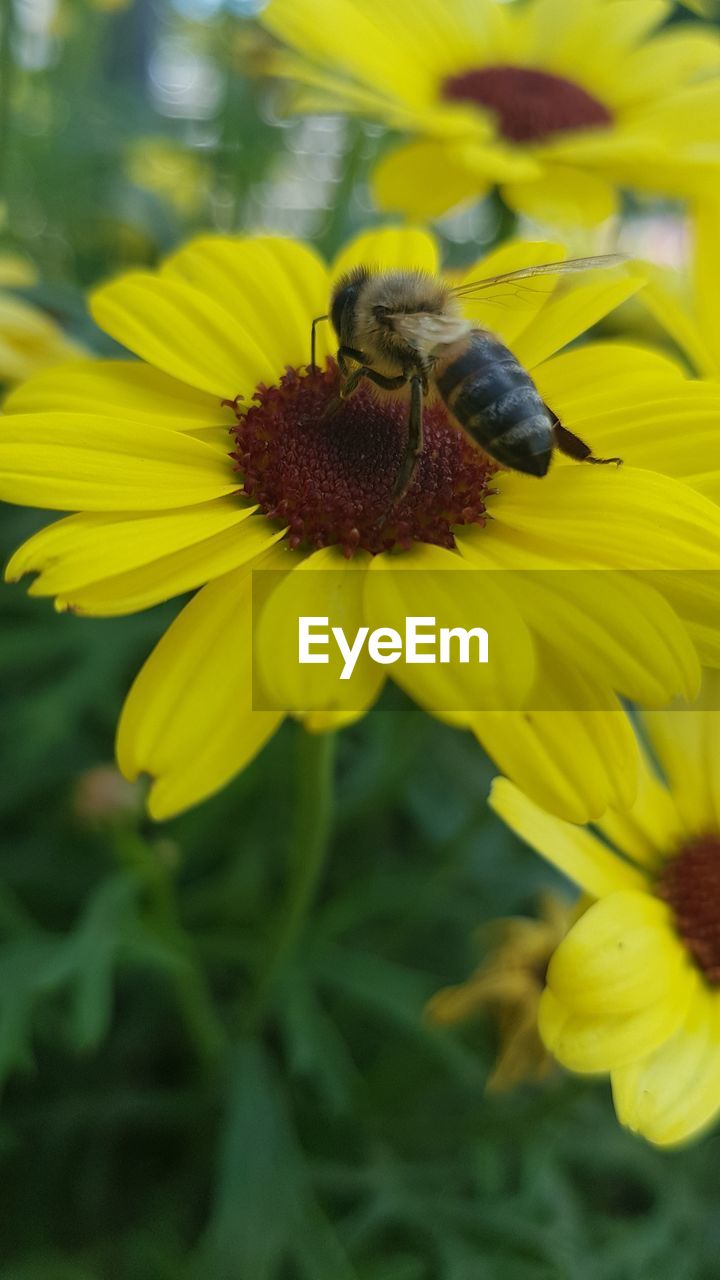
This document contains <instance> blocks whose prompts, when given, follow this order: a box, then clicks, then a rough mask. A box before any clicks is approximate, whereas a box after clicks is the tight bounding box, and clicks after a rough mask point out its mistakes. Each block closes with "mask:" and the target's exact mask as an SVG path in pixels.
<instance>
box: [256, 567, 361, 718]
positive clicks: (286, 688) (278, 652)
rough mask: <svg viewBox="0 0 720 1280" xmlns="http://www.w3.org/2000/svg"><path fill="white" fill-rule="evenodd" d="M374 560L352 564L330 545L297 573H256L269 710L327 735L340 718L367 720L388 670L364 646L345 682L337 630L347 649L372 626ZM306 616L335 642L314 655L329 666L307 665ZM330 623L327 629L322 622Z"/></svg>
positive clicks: (260, 669)
mask: <svg viewBox="0 0 720 1280" xmlns="http://www.w3.org/2000/svg"><path fill="white" fill-rule="evenodd" d="M370 559H371V557H370V556H369V555H368V554H367V553H366V552H359V553H357V554H356V555H355V556H354V557H353V559H352V560H349V561H348V560H345V559H344V557H343V554H342V552H341V551H340V549H339V548H337V547H327V548H325V549H324V550H322V551H316V552H315V553H314V554H313V555H311V556H309V557H308V558H307V559H306V560H303V561H299V562H298V565H297V568H296V569H294V570H293V572H292V573H288V574H285V575H281V574H279V573H277V572H272V573H268V574H262V573H258V574H256V588H255V599H254V615H255V618H256V623H255V631H254V645H255V652H256V653H257V655H258V657H257V667H258V674H259V677H260V681H261V683H262V686H263V690H264V692H265V693H266V694H267V701H266V702H263V703H262V705H263V706H267V707H268V708H277V709H279V710H283V711H287V712H289V713H291V714H292V715H295V716H297V717H301V718H302V717H304V718H307V719H308V720H309V724H310V726H311V727H312V728H314V729H319V728H320V727H322V728H323V729H326V728H328V727H329V726H330V724H331V723H332V722H335V723H337V721H338V719H339V720H340V722H341V723H343V724H348V723H350V722H351V720H354V719H357V718H358V717H360V716H362V715H364V714H365V712H366V711H367V710H368V708H369V707H370V706H371V705H372V703H373V702H374V701H375V700H376V698H377V696H378V694H379V692H380V690H381V688H382V685H383V683H384V680H385V675H386V671H385V668H384V667H383V666H381V665H378V664H376V663H375V662H373V661H372V660H371V658H370V657H369V655H368V652H367V649H366V648H365V647H363V648H362V650H361V651H359V657H358V658H357V661H356V663H355V666H354V669H353V670H352V673H351V674H350V673H348V678H347V679H343V678H342V673H343V670H344V669H345V667H346V663H345V659H344V658H343V657H342V656H341V652H340V648H339V647H338V644H337V643H336V641H335V640H334V639H333V638H332V632H331V628H333V627H335V628H342V630H343V632H344V634H345V638H346V643H347V644H349V645H352V644H353V643H354V641H355V639H356V637H357V635H358V632H359V631H360V629H361V627H362V626H363V624H364V622H365V618H364V612H363V591H364V580H365V574H366V572H367V568H368V564H369V562H370ZM303 617H304V618H311V619H313V620H315V621H314V630H313V634H318V633H319V632H322V631H324V634H326V635H327V636H328V642H327V644H325V645H322V644H319V643H318V644H316V645H314V646H313V649H312V656H317V657H319V658H326V659H327V661H326V662H317V663H310V664H306V663H301V662H300V661H299V635H300V619H301V618H303ZM322 618H324V619H326V621H325V623H324V624H323V625H321V624H320V623H319V622H318V621H316V620H318V619H322ZM258 705H259V704H258ZM329 717H331V719H330V718H329Z"/></svg>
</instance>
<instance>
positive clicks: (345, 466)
mask: <svg viewBox="0 0 720 1280" xmlns="http://www.w3.org/2000/svg"><path fill="white" fill-rule="evenodd" d="M339 385H340V382H339V376H338V370H337V366H336V364H335V363H334V361H331V360H329V361H328V362H327V366H326V368H325V369H324V370H323V371H319V370H317V371H316V372H315V373H312V374H305V373H300V372H298V371H297V370H294V369H288V370H287V372H286V373H285V375H284V376H283V377H282V378H281V380H280V382H279V384H278V385H277V386H273V387H265V386H260V387H259V388H258V390H257V391H256V393H255V396H254V397H253V400H254V403H252V404H251V405H250V407H249V408H247V409H245V410H243V408H242V407H241V406H239V407H238V409H237V424H236V426H235V427H234V428H233V433H234V436H235V449H234V451H233V453H232V455H231V456H232V457H233V459H234V460H235V462H236V465H237V469H238V471H240V472H242V476H243V486H242V487H243V492H244V493H245V494H247V496H248V497H249V498H251V499H252V500H253V502H257V503H258V504H259V505H260V508H261V510H262V511H264V512H265V513H266V514H267V515H269V516H275V517H277V518H278V519H279V520H282V521H283V522H284V523H285V524H287V526H288V531H289V532H288V538H289V541H290V544H291V545H292V546H295V547H299V546H302V547H303V548H306V549H312V548H316V547H328V546H333V545H339V546H341V547H342V548H343V550H344V551H345V554H346V555H348V556H350V555H352V553H353V552H354V551H355V550H356V549H357V548H358V547H363V548H364V549H365V550H366V551H370V552H372V553H373V554H376V553H377V552H380V551H386V550H389V549H390V548H392V547H401V548H407V547H409V546H410V545H411V544H412V543H413V542H431V543H435V544H436V545H437V546H440V547H452V546H454V539H453V534H452V527H453V525H459V524H473V523H474V524H483V523H484V512H485V505H484V500H485V498H486V497H487V495H488V492H489V490H488V483H489V481H490V479H491V477H492V475H493V474H494V473H495V472H496V471H497V465H496V464H495V463H494V462H493V461H492V460H491V459H490V458H488V457H487V456H486V455H485V454H483V453H482V452H481V451H480V450H479V449H476V448H475V447H474V446H473V445H472V444H470V443H469V442H468V441H467V440H466V439H465V437H464V436H463V435H462V434H461V433H460V432H459V431H458V430H457V428H455V427H454V426H453V425H452V424H451V422H450V421H449V419H448V416H447V413H446V412H445V409H444V408H443V406H442V404H440V403H439V402H438V401H436V400H431V401H430V402H429V403H427V404H426V406H425V412H424V432H425V439H424V447H423V451H422V453H421V455H420V458H419V461H418V465H417V469H416V471H415V474H414V476H413V480H412V483H411V485H410V487H409V488H408V491H407V493H406V494H405V495H404V497H402V498H401V499H400V500H399V501H398V502H396V503H395V504H393V501H392V498H393V487H394V485H395V481H396V477H397V475H398V472H399V470H400V466H401V463H402V459H403V456H404V452H405V447H406V443H407V438H408V404H407V400H406V399H405V398H404V396H403V395H402V394H400V393H396V392H393V393H386V394H384V395H378V394H376V392H375V389H374V388H373V389H372V390H371V389H370V388H369V387H368V386H367V385H364V386H363V385H361V386H360V387H359V388H358V389H357V391H356V392H355V393H354V394H353V395H352V396H350V398H349V399H347V400H344V401H338V399H337V395H338V390H339Z"/></svg>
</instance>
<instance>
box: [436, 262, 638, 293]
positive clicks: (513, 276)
mask: <svg viewBox="0 0 720 1280" xmlns="http://www.w3.org/2000/svg"><path fill="white" fill-rule="evenodd" d="M625 261H626V258H624V257H623V255H622V254H620V253H601V254H598V255H596V256H595V257H591V258H566V259H565V260H564V261H563V262H544V263H542V264H541V265H539V266H536V267H520V268H519V269H518V270H517V271H502V272H501V273H500V275H497V276H486V278H485V279H484V280H469V281H468V282H467V283H466V284H460V285H458V286H457V288H456V289H453V290H452V293H453V295H454V296H455V297H456V298H474V297H475V296H476V295H477V294H481V293H483V292H484V291H485V289H494V288H495V286H496V285H499V284H512V283H513V282H514V281H516V280H529V279H530V278H531V277H532V276H563V275H571V274H572V273H573V272H574V271H594V270H596V269H597V268H599V267H617V266H620V265H621V264H622V263H623V262H625Z"/></svg>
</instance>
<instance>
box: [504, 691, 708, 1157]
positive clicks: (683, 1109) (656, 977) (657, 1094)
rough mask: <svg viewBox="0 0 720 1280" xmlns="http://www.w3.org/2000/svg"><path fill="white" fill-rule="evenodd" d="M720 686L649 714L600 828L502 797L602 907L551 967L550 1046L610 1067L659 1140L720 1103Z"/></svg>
mask: <svg viewBox="0 0 720 1280" xmlns="http://www.w3.org/2000/svg"><path fill="white" fill-rule="evenodd" d="M718 693H720V687H719V684H718V677H717V675H716V674H714V675H712V676H710V675H708V677H707V681H706V690H705V696H706V698H707V701H708V705H709V707H710V708H713V709H709V710H697V709H695V710H691V711H682V710H677V711H675V710H672V711H666V712H651V713H646V714H645V715H644V716H643V727H644V729H645V731H646V732H647V735H648V740H649V744H650V750H651V751H652V752H654V754H655V756H656V758H657V759H658V760H659V762H660V765H661V767H662V770H663V774H664V779H665V780H664V781H661V780H660V779H659V777H658V775H657V773H656V772H655V768H654V766H653V764H652V763H651V759H650V755H649V752H647V751H644V754H643V763H642V770H641V785H640V787H639V791H638V797H637V800H636V802H635V804H634V806H633V807H632V808H631V809H630V811H629V812H624V813H620V812H618V811H617V810H615V809H610V810H609V811H608V813H607V815H606V816H605V817H604V818H603V819H601V821H600V822H598V823H597V827H598V832H597V833H594V832H591V831H589V830H586V829H584V828H582V827H574V826H571V825H570V824H569V823H565V822H562V821H560V820H559V819H558V818H556V817H554V816H553V815H551V814H549V813H547V812H545V811H543V810H542V809H540V808H539V807H538V806H537V805H535V804H534V803H533V802H532V801H531V800H530V799H528V797H527V796H525V795H523V793H522V792H521V791H519V790H518V788H517V787H515V786H513V784H512V783H510V782H508V781H507V780H506V779H499V780H497V781H496V782H495V784H494V787H493V791H492V796H491V805H492V807H493V808H494V809H495V811H496V812H497V813H499V814H500V816H501V817H502V818H503V819H504V820H505V822H507V823H508V825H509V826H510V827H512V829H513V830H514V831H516V832H517V833H518V834H519V835H521V836H522V837H523V838H524V839H525V840H527V842H528V844H529V845H531V846H532V848H534V849H537V851H538V853H541V854H543V855H544V857H546V858H547V859H548V860H549V861H550V862H552V863H553V864H554V865H555V866H556V867H558V868H559V869H560V870H561V871H563V872H564V873H565V874H566V875H568V876H569V877H570V878H571V879H572V880H574V881H575V882H576V884H578V885H579V886H580V888H581V889H583V890H584V891H585V893H587V894H589V895H590V896H591V897H592V898H593V899H595V901H594V904H593V905H592V906H590V907H589V908H588V910H587V911H585V912H584V914H583V915H582V916H581V917H580V919H579V920H578V921H577V923H576V924H575V925H574V926H573V927H572V928H571V930H570V932H569V933H568V936H567V938H566V939H565V940H564V941H563V942H561V943H560V945H559V947H558V949H557V951H556V952H555V955H554V956H553V958H552V960H551V961H550V964H549V966H548V972H547V988H546V990H545V993H544V995H543V997H542V1001H541V1005H540V1017H539V1022H540V1030H541V1033H542V1036H543V1039H544V1041H545V1044H546V1045H547V1046H548V1048H549V1049H550V1050H551V1051H552V1053H553V1054H554V1055H555V1057H557V1058H558V1059H559V1061H560V1062H562V1063H563V1065H564V1066H566V1067H567V1068H568V1069H569V1070H571V1071H578V1072H590V1073H594V1072H609V1074H610V1077H611V1080H612V1087H613V1096H614V1099H615V1107H616V1110H617V1114H618V1118H619V1119H620V1121H621V1122H622V1123H623V1124H625V1125H627V1126H628V1127H629V1128H631V1129H634V1130H635V1131H636V1132H638V1133H640V1134H642V1135H643V1136H644V1137H646V1138H648V1139H649V1140H650V1142H654V1143H657V1144H658V1145H659V1146H673V1145H675V1144H677V1143H682V1142H685V1141H686V1140H687V1139H688V1138H691V1137H692V1136H693V1135H695V1134H697V1133H699V1132H700V1131H701V1130H703V1129H705V1128H706V1127H707V1126H708V1125H709V1124H711V1123H712V1121H713V1120H714V1119H715V1118H716V1117H717V1114H718V1111H720V785H719V775H718V767H717V766H718V760H720V710H717V709H716V708H717V707H718Z"/></svg>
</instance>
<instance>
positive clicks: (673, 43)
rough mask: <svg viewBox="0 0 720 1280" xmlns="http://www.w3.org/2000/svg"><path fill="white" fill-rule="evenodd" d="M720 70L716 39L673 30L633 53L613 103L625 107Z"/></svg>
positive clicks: (706, 32)
mask: <svg viewBox="0 0 720 1280" xmlns="http://www.w3.org/2000/svg"><path fill="white" fill-rule="evenodd" d="M719 67H720V39H719V38H718V33H717V32H716V31H713V30H711V29H710V28H707V27H704V28H703V27H700V26H690V25H687V26H679V25H678V26H675V25H674V26H673V27H671V28H670V29H669V30H666V31H661V32H660V34H659V35H657V36H655V37H654V39H652V40H650V41H648V43H647V44H646V45H644V46H643V47H642V48H640V49H636V50H635V51H634V52H633V53H632V54H631V56H630V58H629V59H628V61H627V62H626V64H625V68H624V75H623V76H622V78H621V83H619V84H618V85H617V87H616V92H615V101H616V102H618V103H620V102H621V103H622V104H623V106H624V107H627V106H628V105H629V104H630V103H633V102H641V101H643V99H645V100H648V99H650V98H652V97H655V96H656V95H661V94H663V93H667V92H668V90H669V89H675V88H678V87H680V85H682V84H683V83H685V82H687V81H688V80H691V79H695V78H696V77H698V76H700V75H701V74H703V73H713V72H717V70H718V68H719Z"/></svg>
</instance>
